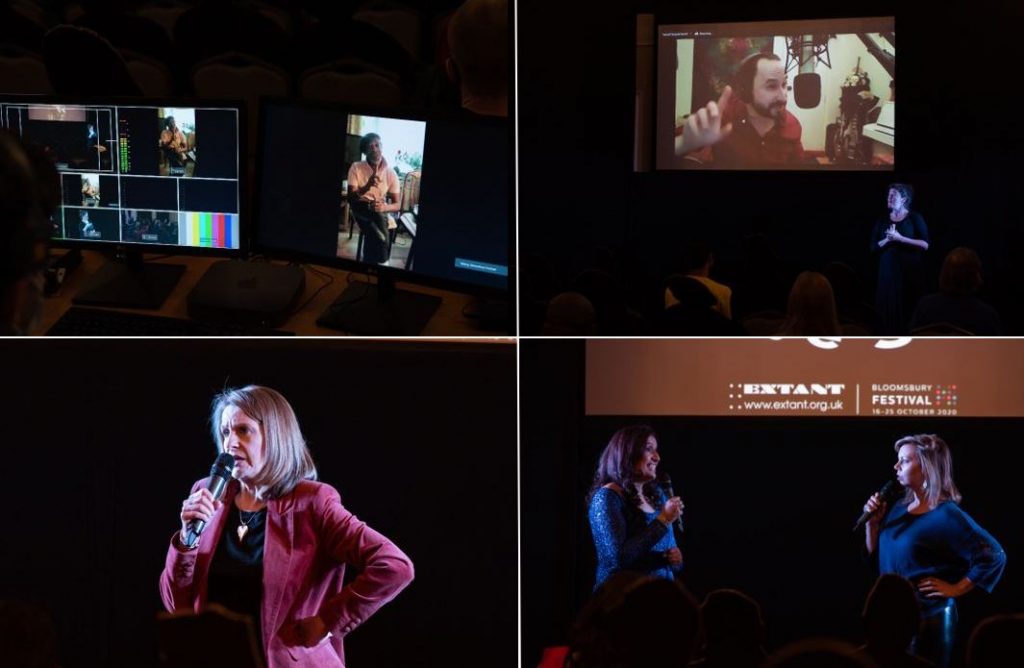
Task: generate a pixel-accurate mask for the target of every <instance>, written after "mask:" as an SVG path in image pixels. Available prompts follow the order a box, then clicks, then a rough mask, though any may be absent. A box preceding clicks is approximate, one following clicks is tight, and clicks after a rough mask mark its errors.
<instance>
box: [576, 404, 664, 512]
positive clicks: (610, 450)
mask: <svg viewBox="0 0 1024 668" xmlns="http://www.w3.org/2000/svg"><path fill="white" fill-rule="evenodd" d="M651 436H654V437H655V438H657V434H655V433H654V429H653V428H652V427H651V426H650V425H646V424H634V425H630V426H628V427H623V428H622V429H620V430H618V431H617V432H615V433H614V434H612V437H611V440H609V441H608V445H606V446H605V448H604V451H603V452H602V453H601V457H600V458H599V459H598V460H597V470H596V471H595V472H594V484H593V485H591V486H590V492H589V493H588V494H587V504H588V505H589V504H590V500H591V499H592V498H593V497H594V494H595V493H597V490H599V489H601V488H602V487H604V486H605V485H607V484H608V483H615V484H616V485H618V486H619V487H621V488H622V491H623V492H624V494H625V496H626V501H627V502H628V505H629V506H631V507H635V508H639V507H640V506H641V505H643V500H642V499H641V498H640V494H639V493H638V492H637V491H636V486H635V485H634V484H633V483H634V482H636V464H637V462H639V461H640V458H641V457H642V456H643V454H644V448H645V447H646V446H647V439H648V438H650V437H651ZM643 490H644V496H645V497H646V498H647V501H648V503H650V504H651V505H652V506H653V505H654V503H655V501H656V500H657V499H658V498H659V489H658V483H657V481H656V480H651V481H650V482H647V483H645V484H644V486H643ZM655 510H657V508H655Z"/></svg>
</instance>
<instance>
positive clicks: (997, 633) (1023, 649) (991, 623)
mask: <svg viewBox="0 0 1024 668" xmlns="http://www.w3.org/2000/svg"><path fill="white" fill-rule="evenodd" d="M966 666H967V668H1004V667H1005V666H1024V614H1015V615H995V616H993V617H989V618H987V619H984V620H982V622H981V623H980V624H978V626H976V627H975V629H974V632H973V633H971V639H970V640H969V641H968V643H967V664H966Z"/></svg>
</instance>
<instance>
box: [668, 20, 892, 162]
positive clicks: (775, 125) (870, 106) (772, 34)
mask: <svg viewBox="0 0 1024 668" xmlns="http://www.w3.org/2000/svg"><path fill="white" fill-rule="evenodd" d="M656 44H657V68H656V69H657V78H656V98H657V102H656V105H657V118H656V130H655V136H656V137H655V142H656V150H655V156H656V166H657V168H658V169H758V170H760V169H804V170H819V169H845V170H892V169H894V165H895V145H896V32H895V19H894V18H893V17H883V18H857V19H825V20H813V21H760V22H750V23H708V24H666V25H659V26H658V27H657V39H656Z"/></svg>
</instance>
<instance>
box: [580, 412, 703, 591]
mask: <svg viewBox="0 0 1024 668" xmlns="http://www.w3.org/2000/svg"><path fill="white" fill-rule="evenodd" d="M660 461H661V456H660V455H659V454H658V439H657V437H656V436H655V434H654V430H653V429H651V428H650V427H648V426H647V425H633V426H629V427H623V428H622V429H620V430H618V431H617V432H615V434H614V435H613V436H612V438H611V440H610V441H609V442H608V445H607V446H606V447H605V449H604V452H602V453H601V459H600V460H599V461H598V464H597V472H596V473H595V474H594V484H593V487H591V490H590V497H589V505H590V508H589V516H590V529H591V531H592V532H593V534H594V547H595V548H596V550H597V575H596V578H595V583H594V588H595V589H596V588H597V587H598V586H599V585H600V584H601V583H602V582H604V581H605V580H606V579H608V577H610V576H611V575H613V574H615V573H618V572H621V571H633V572H637V573H643V574H645V575H651V576H654V577H661V578H665V579H667V580H672V579H674V578H675V573H676V572H678V571H679V570H681V569H682V567H683V555H682V553H681V552H680V551H679V548H678V547H677V546H676V540H675V535H674V533H673V531H672V525H673V523H674V522H675V521H676V519H678V518H679V516H680V515H681V514H682V512H683V502H682V500H681V499H680V498H679V497H678V496H673V497H672V498H666V495H665V493H664V492H662V490H661V488H660V487H659V486H658V483H657V480H658V474H657V467H658V462H660Z"/></svg>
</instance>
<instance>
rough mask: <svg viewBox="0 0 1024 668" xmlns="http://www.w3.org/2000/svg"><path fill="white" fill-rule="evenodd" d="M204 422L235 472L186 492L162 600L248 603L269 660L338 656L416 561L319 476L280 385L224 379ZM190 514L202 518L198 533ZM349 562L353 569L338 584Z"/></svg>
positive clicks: (172, 603)
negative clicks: (218, 484) (220, 493)
mask: <svg viewBox="0 0 1024 668" xmlns="http://www.w3.org/2000/svg"><path fill="white" fill-rule="evenodd" d="M211 427H212V430H213V437H214V440H215V442H216V444H217V450H218V452H221V453H227V454H229V455H231V456H232V457H233V458H234V465H233V468H232V470H231V478H232V480H231V481H230V483H229V484H228V486H227V488H226V491H225V492H224V497H223V500H220V499H215V498H214V496H213V494H212V493H211V492H210V490H209V489H208V488H207V482H208V480H207V479H204V480H200V481H198V482H196V483H195V485H193V486H192V493H191V494H190V495H189V497H188V498H187V499H185V501H184V502H183V503H182V506H181V515H180V519H181V530H180V531H179V532H176V533H175V534H174V536H173V537H172V538H171V545H170V548H169V549H168V551H167V559H166V565H165V567H164V571H163V573H162V574H161V576H160V595H161V598H162V599H163V603H164V606H165V607H166V608H167V609H168V610H169V611H175V610H190V611H195V612H199V611H201V610H203V609H204V608H206V607H207V605H209V604H211V603H216V604H219V605H221V606H224V607H225V608H228V609H229V610H233V611H235V612H238V613H243V614H248V615H251V616H252V618H253V621H254V623H255V624H254V625H255V627H256V631H257V634H258V635H259V636H260V639H261V643H260V645H261V647H262V649H263V655H264V658H265V660H266V664H267V665H268V666H269V668H275V667H278V666H292V665H295V664H296V662H298V663H300V664H301V665H303V666H315V667H321V666H323V667H327V666H331V667H341V666H344V651H343V647H342V639H343V638H344V636H345V635H347V634H348V633H349V632H350V631H352V630H353V629H354V628H355V627H356V626H358V625H359V624H361V623H362V622H364V621H365V620H366V618H367V617H369V616H370V615H372V614H373V613H374V612H375V611H376V610H377V609H378V608H380V607H381V606H382V605H384V604H385V603H387V602H388V601H390V600H391V599H393V598H394V597H395V596H396V595H397V594H398V592H400V591H401V590H402V589H403V588H405V586H406V585H408V584H409V582H411V581H412V578H413V567H412V562H411V561H410V560H409V558H408V557H407V556H406V555H405V554H404V553H403V552H402V551H401V550H399V549H398V548H397V547H396V546H395V545H394V544H393V543H392V542H391V541H390V540H388V539H387V538H385V537H384V536H383V535H381V534H379V533H377V532H376V531H374V530H373V529H371V528H370V527H368V526H367V525H366V523H365V522H362V521H361V520H359V519H358V518H357V517H356V516H355V515H353V514H352V513H351V512H349V511H348V510H347V509H346V508H345V507H344V506H342V505H341V498H340V496H339V495H338V492H337V491H336V490H335V489H334V488H333V487H331V486H330V485H327V484H324V483H320V482H316V478H317V472H316V467H315V466H314V464H313V458H312V456H311V455H310V453H309V450H308V448H307V447H306V442H305V439H304V438H303V436H302V432H301V431H300V429H299V423H298V420H297V419H296V417H295V412H294V411H293V410H292V407H291V405H289V403H288V401H287V400H286V399H285V398H284V397H283V396H281V394H279V393H278V392H276V391H274V390H272V389H270V388H267V387H261V386H258V385H249V386H247V387H243V388H240V389H229V390H226V391H224V392H223V393H221V394H220V395H218V396H217V397H216V398H215V399H214V402H213V410H212V412H211ZM195 520H201V521H203V522H205V523H206V527H205V531H204V532H202V533H201V535H200V536H199V540H198V542H197V543H196V544H194V545H193V544H191V543H192V541H191V540H189V539H188V538H186V536H189V537H191V532H190V531H189V529H190V524H191V523H192V522H193V521H195ZM193 526H194V525H193ZM349 564H350V565H352V566H353V567H355V568H356V569H357V571H358V575H356V577H355V578H354V579H352V581H351V582H348V583H347V584H344V585H343V580H344V575H345V566H346V565H349Z"/></svg>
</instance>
